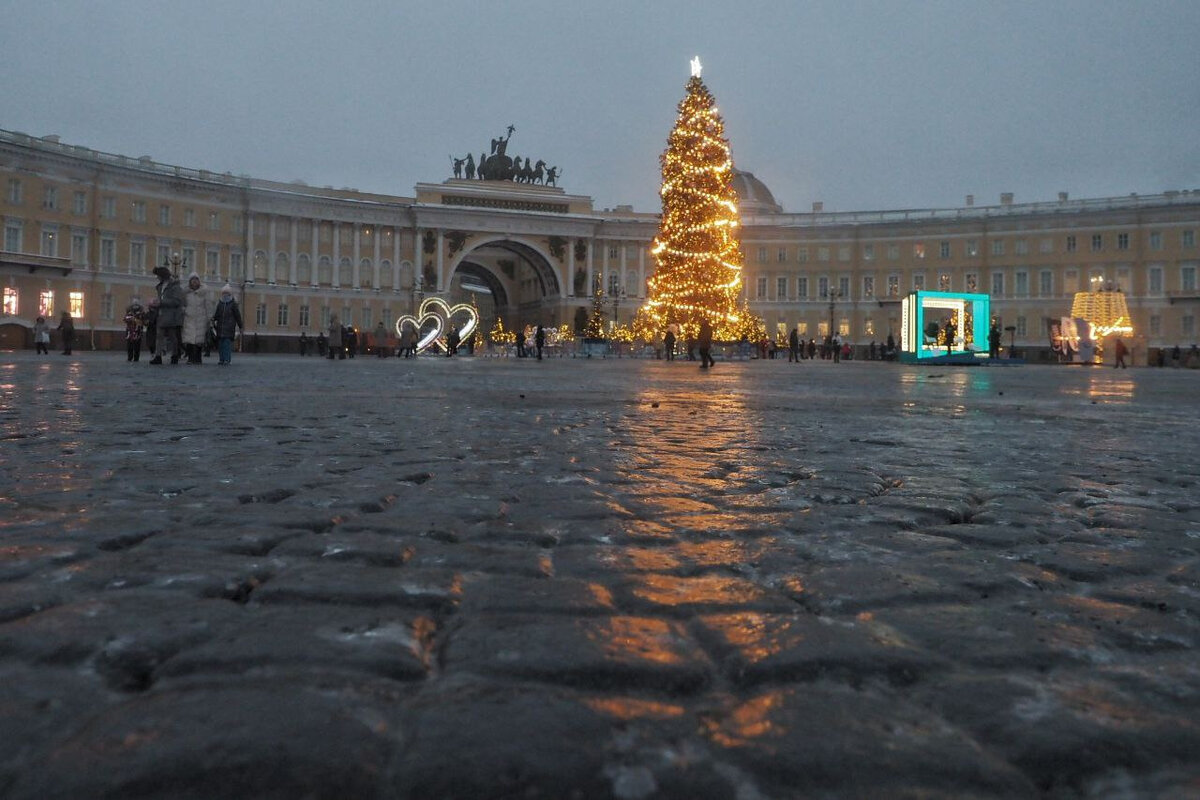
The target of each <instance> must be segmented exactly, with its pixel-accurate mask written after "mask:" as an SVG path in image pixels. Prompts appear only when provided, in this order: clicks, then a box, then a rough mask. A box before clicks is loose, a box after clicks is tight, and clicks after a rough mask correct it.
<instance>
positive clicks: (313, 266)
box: [308, 219, 321, 286]
mask: <svg viewBox="0 0 1200 800" xmlns="http://www.w3.org/2000/svg"><path fill="white" fill-rule="evenodd" d="M320 231H321V220H319V219H314V220H313V221H312V249H311V250H310V251H309V253H308V267H309V269H310V270H312V272H311V274H310V275H309V276H308V280H309V283H310V284H311V285H313V286H316V285H317V283H318V282H319V280H320V272H319V271H318V270H317V264H319V263H320V261H321V254H320V248H319V242H318V237H319V235H320Z"/></svg>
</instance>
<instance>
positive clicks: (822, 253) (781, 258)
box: [758, 229, 1196, 264]
mask: <svg viewBox="0 0 1200 800" xmlns="http://www.w3.org/2000/svg"><path fill="white" fill-rule="evenodd" d="M1109 241H1111V240H1110V239H1106V238H1105V234H1103V233H1093V234H1092V235H1091V251H1092V252H1093V253H1100V252H1103V251H1104V250H1105V249H1106V247H1107V246H1108V243H1109ZM1012 244H1013V255H1018V256H1023V255H1028V253H1029V241H1028V240H1027V239H1016V240H1014V241H1013V243H1012ZM1115 244H1116V249H1117V250H1121V251H1123V250H1128V249H1129V234H1128V233H1118V234H1116V236H1115ZM1147 246H1148V247H1149V249H1150V250H1162V249H1163V234H1162V231H1150V232H1149V235H1148V236H1147ZM1179 246H1180V248H1181V249H1183V250H1193V249H1195V247H1196V231H1195V230H1193V229H1188V230H1183V231H1180V232H1179ZM815 249H816V260H817V261H818V262H827V261H830V260H831V258H832V257H833V256H834V252H835V251H834V248H832V247H828V246H824V245H822V246H818V247H816V248H815ZM1007 250H1008V243H1007V241H1006V240H1004V239H992V240H991V253H992V255H993V256H1004V255H1008V252H1007ZM879 252H882V253H885V254H886V257H887V260H888V261H898V260H900V245H898V244H889V245H881V246H880V248H879ZM1038 252H1039V253H1053V252H1055V251H1054V239H1053V238H1051V237H1044V238H1042V239H1040V240H1039V242H1038ZM1063 252H1066V253H1076V252H1079V237H1078V236H1076V235H1075V234H1070V235H1068V236H1067V237H1066V239H1065V240H1064V243H1063ZM788 253H789V251H788V248H786V247H780V248H778V249H777V250H776V260H777V261H778V262H779V263H780V264H786V263H788ZM852 253H853V248H852V247H851V246H850V245H839V246H838V247H837V248H836V255H837V260H838V261H842V262H847V261H850V260H851V258H852ZM927 254H928V251H927V248H926V246H925V243H924V242H914V243H913V245H912V257H913V258H915V259H918V260H920V259H923V258H925V257H926V255H927ZM962 255H963V257H965V258H976V257H978V256H979V240H978V239H966V240H964V241H963V248H962ZM876 257H877V251H876V246H875V245H874V244H864V245H862V258H863V260H864V261H874V260H875V259H876ZM938 257H939V258H943V259H946V258H953V257H954V253H953V248H952V246H951V242H950V241H949V240H943V241H941V242H939V243H938ZM767 260H768V248H767V247H765V246H760V247H759V248H758V263H760V264H765V263H767ZM796 260H797V261H798V262H799V263H801V264H804V263H807V262H808V260H809V248H808V247H798V248H796Z"/></svg>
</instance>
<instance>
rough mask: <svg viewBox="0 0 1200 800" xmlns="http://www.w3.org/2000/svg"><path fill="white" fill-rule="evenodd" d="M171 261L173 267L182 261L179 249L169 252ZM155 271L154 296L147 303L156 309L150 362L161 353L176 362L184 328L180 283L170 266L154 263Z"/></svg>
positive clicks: (156, 361) (160, 360)
mask: <svg viewBox="0 0 1200 800" xmlns="http://www.w3.org/2000/svg"><path fill="white" fill-rule="evenodd" d="M170 263H171V264H172V265H173V266H176V267H178V266H179V265H180V264H181V263H182V262H181V261H180V258H179V254H178V253H175V254H174V255H172V256H171V262H170ZM154 274H155V275H156V276H157V277H158V284H157V285H156V286H155V287H154V291H155V293H156V294H157V297H156V298H155V299H154V300H151V301H150V306H151V308H152V309H155V310H156V311H157V316H156V317H155V329H156V332H155V337H154V338H155V345H156V347H157V349H156V350H155V353H154V358H152V359H150V363H151V364H161V363H163V356H167V357H168V358H170V359H171V363H172V364H178V363H179V346H180V333H181V331H182V328H183V287H182V286H181V285H180V284H179V279H178V278H177V277H175V275H174V273H172V272H171V267H167V266H162V267H155V268H154Z"/></svg>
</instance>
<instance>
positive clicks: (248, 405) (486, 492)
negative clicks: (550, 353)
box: [0, 353, 1200, 800]
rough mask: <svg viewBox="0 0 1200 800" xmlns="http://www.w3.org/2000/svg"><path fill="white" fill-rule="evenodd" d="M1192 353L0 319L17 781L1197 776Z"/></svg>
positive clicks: (700, 794) (62, 789) (244, 785)
mask: <svg viewBox="0 0 1200 800" xmlns="http://www.w3.org/2000/svg"><path fill="white" fill-rule="evenodd" d="M1198 387H1200V374H1197V373H1195V372H1191V371H1186V370H1169V369H1168V370H1151V369H1140V370H1128V371H1120V372H1117V371H1115V370H1111V369H1092V370H1088V369H1083V368H1066V367H1064V368H1051V367H1034V366H1029V367H1017V368H978V369H961V368H960V369H954V368H945V367H942V368H937V367H933V368H931V367H903V366H896V365H884V364H872V363H845V364H840V365H833V364H829V363H812V362H806V363H802V364H800V365H792V364H788V363H787V362H786V361H767V362H742V363H718V365H717V366H716V367H715V368H714V369H713V370H712V371H711V372H708V373H705V372H702V371H700V370H699V369H697V368H696V366H695V365H694V364H690V363H687V362H676V363H665V362H656V361H630V360H596V359H592V360H571V359H562V360H557V359H556V360H547V361H544V362H541V363H538V362H536V361H532V360H521V361H517V360H513V359H483V358H478V359H467V358H463V359H446V358H433V357H429V358H422V359H420V360H415V361H405V360H398V359H387V360H378V359H375V358H358V359H355V360H353V361H350V360H347V361H339V362H330V361H326V360H318V359H315V358H310V359H300V358H298V357H294V356H293V357H282V356H260V357H254V356H248V355H242V354H238V355H235V357H234V363H233V366H232V367H228V368H225V367H220V368H218V367H217V366H216V365H215V364H214V363H207V364H205V365H204V366H202V367H191V366H182V365H181V366H177V367H171V366H159V367H154V366H149V365H147V364H145V363H140V364H128V363H126V362H125V360H124V358H123V355H122V354H98V353H85V354H83V355H81V356H77V357H74V358H66V357H63V356H60V355H57V354H54V355H51V356H44V357H41V358H37V357H35V356H33V355H32V354H28V353H18V354H12V353H8V354H0V742H3V743H4V746H3V747H2V748H0V796H4V797H8V798H50V797H63V798H77V797H105V798H110V797H111V798H143V797H156V798H158V797H162V798H166V797H170V798H212V797H226V796H229V797H234V796H236V797H257V798H300V797H310V798H475V797H489V798H501V797H505V798H507V797H512V798H518V797H519V798H555V799H557V798H606V797H616V798H624V799H626V800H639V799H640V798H659V797H665V798H737V799H738V800H757V799H758V798H791V797H914V798H915V797H920V798H939V797H947V798H948V797H954V798H960V797H1030V796H1039V795H1040V796H1048V797H1080V796H1082V797H1103V798H1109V797H1166V798H1171V797H1176V798H1183V797H1196V796H1200V730H1198V727H1197V726H1198V720H1200V664H1198V662H1197V659H1196V649H1197V648H1196V645H1197V638H1198V634H1200V623H1198V615H1200V492H1198V489H1200V429H1198V425H1197V418H1196V411H1197V404H1196V396H1197V388H1198Z"/></svg>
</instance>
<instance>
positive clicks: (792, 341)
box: [788, 328, 800, 364]
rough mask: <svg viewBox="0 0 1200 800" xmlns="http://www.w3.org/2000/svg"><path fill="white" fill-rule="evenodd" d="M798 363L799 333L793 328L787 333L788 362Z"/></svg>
mask: <svg viewBox="0 0 1200 800" xmlns="http://www.w3.org/2000/svg"><path fill="white" fill-rule="evenodd" d="M793 361H795V362H796V363H797V364H799V363H800V334H799V332H797V331H796V329H795V328H792V330H791V331H790V332H789V333H788V363H789V364H790V363H792V362H793Z"/></svg>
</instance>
